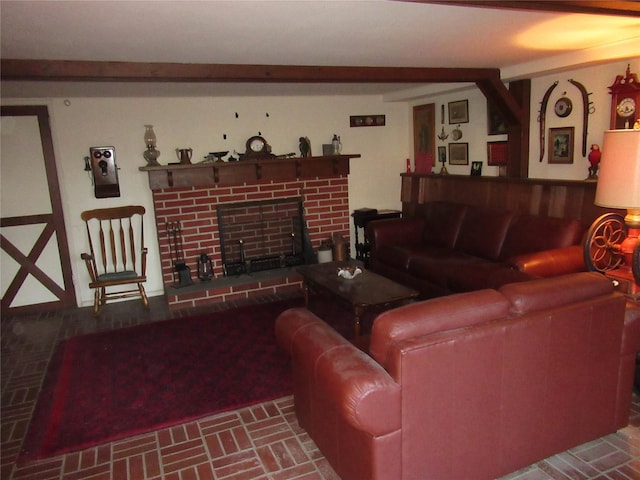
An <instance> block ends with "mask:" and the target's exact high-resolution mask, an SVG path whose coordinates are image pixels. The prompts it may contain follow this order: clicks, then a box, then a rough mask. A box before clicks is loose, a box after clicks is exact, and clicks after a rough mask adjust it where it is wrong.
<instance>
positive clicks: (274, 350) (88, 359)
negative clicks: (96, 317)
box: [19, 299, 348, 463]
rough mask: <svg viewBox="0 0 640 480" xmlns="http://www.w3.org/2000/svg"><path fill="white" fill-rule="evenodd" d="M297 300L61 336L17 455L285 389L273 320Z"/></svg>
mask: <svg viewBox="0 0 640 480" xmlns="http://www.w3.org/2000/svg"><path fill="white" fill-rule="evenodd" d="M301 304H302V300H301V299H293V300H286V301H281V302H275V303H268V304H261V305H255V306H249V307H242V308H238V309H235V310H229V311H224V312H216V313H210V314H206V315H199V316H195V317H190V318H181V319H175V320H167V321H161V322H155V323H149V324H146V325H140V326H136V327H131V328H125V329H120V330H113V331H108V332H102V333H95V334H89V335H81V336H77V337H73V338H70V339H68V340H66V341H64V342H62V343H61V344H60V345H59V346H58V348H57V350H56V352H55V353H54V356H53V358H52V360H51V364H50V366H49V370H48V372H47V374H46V376H45V381H44V384H43V388H42V391H41V394H40V397H39V399H38V402H37V405H36V409H35V412H34V416H33V418H32V421H31V424H30V426H29V430H28V433H27V436H26V439H25V442H24V445H23V450H22V453H21V456H20V459H19V462H20V463H24V462H26V461H29V460H35V459H42V458H46V457H50V456H54V455H59V454H62V453H66V452H69V451H74V450H79V449H83V448H87V447H91V446H95V445H98V444H101V443H106V442H109V441H112V440H116V439H119V438H124V437H128V436H132V435H137V434H140V433H144V432H148V431H151V430H156V429H159V428H164V427H167V426H170V425H175V424H178V423H182V422H186V421H189V420H193V419H196V418H199V417H203V416H208V415H211V414H215V413H219V412H222V411H225V410H232V409H237V408H240V407H244V406H247V405H251V404H254V403H259V402H262V401H266V400H271V399H274V398H278V397H281V396H284V395H288V394H290V393H291V392H292V385H291V371H290V365H289V359H288V357H287V355H286V354H285V353H284V352H282V351H281V350H280V348H279V347H278V346H277V343H276V340H275V334H274V320H275V319H276V317H277V316H278V314H279V313H280V312H282V311H284V310H285V309H287V308H290V307H292V306H300V305H301ZM324 308H325V310H326V308H328V307H327V306H325V307H324ZM338 312H339V313H338ZM318 313H320V312H318ZM334 313H336V315H338V316H340V317H342V320H345V317H346V316H347V315H348V314H347V312H345V311H344V310H341V309H340V310H335V312H334ZM329 316H330V317H333V319H335V320H337V318H336V316H335V315H329ZM347 323H348V321H347Z"/></svg>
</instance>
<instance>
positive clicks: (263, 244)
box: [217, 197, 311, 276]
mask: <svg viewBox="0 0 640 480" xmlns="http://www.w3.org/2000/svg"><path fill="white" fill-rule="evenodd" d="M217 210H218V229H219V233H220V249H221V254H222V271H223V273H224V275H225V276H229V275H240V274H243V273H252V272H259V271H263V270H271V269H276V268H284V267H290V266H295V265H302V264H304V263H306V260H305V259H306V258H308V255H309V253H310V248H311V247H310V242H309V239H308V236H307V229H306V228H305V224H304V213H303V208H302V197H294V198H282V199H273V200H260V201H253V202H240V203H231V204H224V205H219V206H218V207H217Z"/></svg>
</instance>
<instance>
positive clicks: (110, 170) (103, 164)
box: [84, 147, 120, 198]
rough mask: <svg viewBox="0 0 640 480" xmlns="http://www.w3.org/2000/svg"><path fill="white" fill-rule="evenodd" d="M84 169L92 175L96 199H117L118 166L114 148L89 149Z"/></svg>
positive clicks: (118, 192) (118, 185)
mask: <svg viewBox="0 0 640 480" xmlns="http://www.w3.org/2000/svg"><path fill="white" fill-rule="evenodd" d="M89 153H90V156H89V157H85V158H84V161H85V166H84V169H85V170H86V171H88V172H91V173H92V176H93V189H94V192H95V195H96V198H106V197H119V196H120V184H119V183H118V166H117V165H116V150H115V148H114V147H91V148H89Z"/></svg>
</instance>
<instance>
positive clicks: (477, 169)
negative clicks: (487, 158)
mask: <svg viewBox="0 0 640 480" xmlns="http://www.w3.org/2000/svg"><path fill="white" fill-rule="evenodd" d="M471 176H472V177H480V176H482V162H471Z"/></svg>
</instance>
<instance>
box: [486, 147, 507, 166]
mask: <svg viewBox="0 0 640 480" xmlns="http://www.w3.org/2000/svg"><path fill="white" fill-rule="evenodd" d="M506 164H507V142H487V165H489V166H500V165H506Z"/></svg>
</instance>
